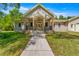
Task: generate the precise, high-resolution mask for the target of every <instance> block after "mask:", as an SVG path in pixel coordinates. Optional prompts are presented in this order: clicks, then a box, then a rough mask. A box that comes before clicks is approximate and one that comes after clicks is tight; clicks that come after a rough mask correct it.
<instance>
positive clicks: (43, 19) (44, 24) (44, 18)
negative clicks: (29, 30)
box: [43, 18, 45, 30]
mask: <svg viewBox="0 0 79 59" xmlns="http://www.w3.org/2000/svg"><path fill="white" fill-rule="evenodd" d="M44 29H45V18H44V19H43V30H44Z"/></svg>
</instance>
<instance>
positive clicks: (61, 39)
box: [47, 32, 79, 56]
mask: <svg viewBox="0 0 79 59" xmlns="http://www.w3.org/2000/svg"><path fill="white" fill-rule="evenodd" d="M47 41H48V43H49V45H50V47H51V49H52V51H53V52H54V55H57V56H60V55H62V56H79V33H77V32H56V33H52V34H50V33H49V34H48V35H47Z"/></svg>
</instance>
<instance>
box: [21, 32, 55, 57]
mask: <svg viewBox="0 0 79 59" xmlns="http://www.w3.org/2000/svg"><path fill="white" fill-rule="evenodd" d="M32 35H33V36H32V38H31V39H30V42H29V43H28V45H27V47H26V48H25V49H24V51H23V52H22V54H21V56H54V54H53V53H52V50H51V48H50V47H49V44H48V42H47V40H46V38H45V34H44V33H43V32H32Z"/></svg>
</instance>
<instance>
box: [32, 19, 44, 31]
mask: <svg viewBox="0 0 79 59" xmlns="http://www.w3.org/2000/svg"><path fill="white" fill-rule="evenodd" d="M34 27H35V30H40V31H41V30H43V20H36V21H35V23H34Z"/></svg>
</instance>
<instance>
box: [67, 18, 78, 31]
mask: <svg viewBox="0 0 79 59" xmlns="http://www.w3.org/2000/svg"><path fill="white" fill-rule="evenodd" d="M68 31H75V32H79V19H75V20H73V21H71V22H69V24H68Z"/></svg>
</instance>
